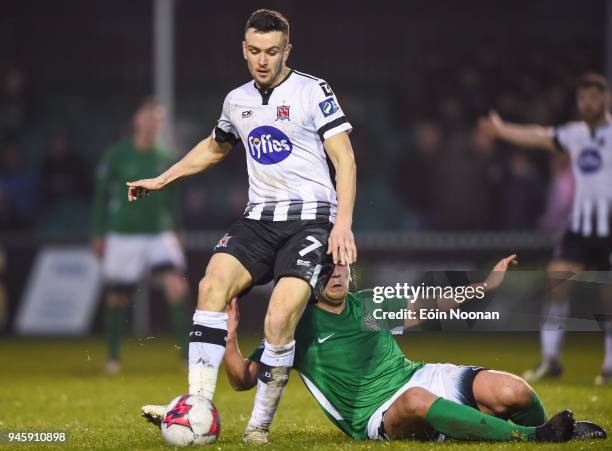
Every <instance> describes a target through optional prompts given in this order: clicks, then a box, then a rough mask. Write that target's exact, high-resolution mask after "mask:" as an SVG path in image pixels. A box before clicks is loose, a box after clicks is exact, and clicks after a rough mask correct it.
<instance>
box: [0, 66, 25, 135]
mask: <svg viewBox="0 0 612 451" xmlns="http://www.w3.org/2000/svg"><path fill="white" fill-rule="evenodd" d="M25 83H26V80H25V73H24V72H23V70H22V69H19V68H13V69H11V70H10V71H9V72H8V73H7V74H6V76H5V77H4V80H3V81H2V86H0V89H1V91H0V135H1V136H4V137H5V138H6V137H9V138H10V139H17V138H18V137H20V136H21V134H22V133H23V130H24V128H25V126H26V121H27V99H26V95H25Z"/></svg>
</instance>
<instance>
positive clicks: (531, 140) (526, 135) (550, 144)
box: [499, 122, 555, 150]
mask: <svg viewBox="0 0 612 451" xmlns="http://www.w3.org/2000/svg"><path fill="white" fill-rule="evenodd" d="M499 138H500V139H503V140H504V141H507V142H509V143H512V144H514V145H516V146H520V147H529V148H534V149H544V150H554V149H555V144H554V140H553V132H552V130H551V129H550V128H549V127H542V126H540V125H518V124H509V123H507V122H506V123H504V125H503V127H502V128H501V129H500V131H499Z"/></svg>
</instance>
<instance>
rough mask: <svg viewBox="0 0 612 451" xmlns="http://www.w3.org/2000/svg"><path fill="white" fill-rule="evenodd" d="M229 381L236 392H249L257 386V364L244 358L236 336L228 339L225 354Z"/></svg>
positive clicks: (224, 358)
mask: <svg viewBox="0 0 612 451" xmlns="http://www.w3.org/2000/svg"><path fill="white" fill-rule="evenodd" d="M223 363H224V364H225V372H226V373H227V379H228V380H229V382H230V385H231V386H232V388H233V389H234V390H237V391H243V390H249V389H251V388H253V387H254V386H255V385H257V367H258V364H257V362H253V361H252V360H248V359H245V358H243V357H242V353H241V352H240V348H239V347H238V339H237V337H236V336H235V335H234V336H233V337H230V336H229V335H228V337H227V344H226V346H225V354H224V355H223Z"/></svg>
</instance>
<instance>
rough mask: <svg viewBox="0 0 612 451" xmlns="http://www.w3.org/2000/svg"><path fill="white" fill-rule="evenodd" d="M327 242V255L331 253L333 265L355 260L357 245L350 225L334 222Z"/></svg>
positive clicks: (346, 263) (348, 263)
mask: <svg viewBox="0 0 612 451" xmlns="http://www.w3.org/2000/svg"><path fill="white" fill-rule="evenodd" d="M328 243H329V244H328V247H327V255H330V254H331V255H332V258H333V260H334V265H337V264H341V265H351V264H353V263H355V262H356V261H357V246H355V237H354V236H353V232H352V231H351V228H350V227H347V226H344V225H342V224H340V223H336V224H335V225H334V227H333V229H332V231H331V233H330V234H329V242H328Z"/></svg>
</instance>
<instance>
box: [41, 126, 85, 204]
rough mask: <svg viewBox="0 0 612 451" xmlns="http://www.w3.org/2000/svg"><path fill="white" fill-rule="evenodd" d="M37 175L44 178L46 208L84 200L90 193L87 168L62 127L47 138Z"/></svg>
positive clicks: (43, 197) (43, 193)
mask: <svg viewBox="0 0 612 451" xmlns="http://www.w3.org/2000/svg"><path fill="white" fill-rule="evenodd" d="M40 174H41V177H42V179H43V180H44V181H45V186H44V190H43V192H42V194H41V196H42V200H43V202H44V203H43V205H44V207H45V209H49V210H52V209H53V208H54V207H56V206H58V205H59V204H60V203H68V202H74V201H77V202H83V203H84V202H86V201H87V200H88V199H89V198H90V196H91V176H92V174H91V173H90V169H89V168H88V167H87V165H86V164H85V161H84V160H83V159H82V158H81V156H80V155H79V153H78V152H76V151H75V149H74V148H73V146H72V143H71V142H70V140H69V136H68V133H67V132H66V130H64V129H59V130H56V131H55V132H54V133H53V134H52V135H51V137H50V139H49V142H48V144H47V148H46V150H45V154H44V156H43V159H42V161H41V167H40Z"/></svg>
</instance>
